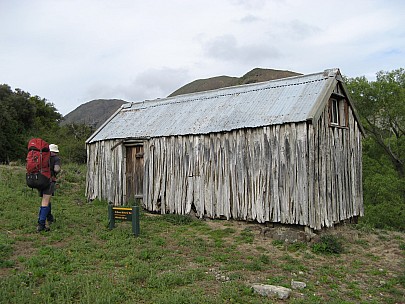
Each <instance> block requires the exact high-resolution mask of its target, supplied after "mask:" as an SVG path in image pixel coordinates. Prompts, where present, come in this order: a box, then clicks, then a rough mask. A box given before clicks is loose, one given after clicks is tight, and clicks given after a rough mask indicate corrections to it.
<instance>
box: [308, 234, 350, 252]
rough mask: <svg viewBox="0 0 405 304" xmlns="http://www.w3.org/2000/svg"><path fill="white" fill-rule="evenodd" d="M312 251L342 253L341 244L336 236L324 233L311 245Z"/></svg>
mask: <svg viewBox="0 0 405 304" xmlns="http://www.w3.org/2000/svg"><path fill="white" fill-rule="evenodd" d="M312 251H313V252H314V253H320V254H340V253H343V245H342V242H341V240H340V239H339V238H338V237H336V236H334V235H330V234H324V235H322V236H321V237H320V239H319V241H317V242H316V243H315V244H313V245H312Z"/></svg>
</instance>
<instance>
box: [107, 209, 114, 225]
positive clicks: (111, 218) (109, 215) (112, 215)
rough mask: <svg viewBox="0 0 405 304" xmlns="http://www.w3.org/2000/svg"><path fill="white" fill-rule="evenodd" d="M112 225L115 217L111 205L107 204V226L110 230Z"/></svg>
mask: <svg viewBox="0 0 405 304" xmlns="http://www.w3.org/2000/svg"><path fill="white" fill-rule="evenodd" d="M114 227H115V218H114V211H113V206H112V205H108V228H109V229H110V230H111V229H113V228H114Z"/></svg>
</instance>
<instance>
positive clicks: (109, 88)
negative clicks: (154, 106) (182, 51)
mask: <svg viewBox="0 0 405 304" xmlns="http://www.w3.org/2000/svg"><path fill="white" fill-rule="evenodd" d="M189 77H190V76H189V72H188V71H187V70H186V69H172V68H161V69H148V70H144V71H142V72H140V73H139V74H136V75H135V77H134V78H133V80H132V81H131V82H130V83H129V84H126V85H125V84H119V85H110V84H106V83H103V84H101V83H97V84H93V85H92V86H91V88H90V89H89V90H88V91H87V94H86V95H87V98H92V99H97V98H105V99H112V98H117V99H123V100H126V101H142V100H145V99H155V98H157V97H160V98H164V97H167V96H168V95H169V94H171V93H172V92H174V91H175V90H177V89H178V88H179V87H180V86H183V85H184V84H185V83H186V82H187V80H188V79H189ZM95 96H98V97H95Z"/></svg>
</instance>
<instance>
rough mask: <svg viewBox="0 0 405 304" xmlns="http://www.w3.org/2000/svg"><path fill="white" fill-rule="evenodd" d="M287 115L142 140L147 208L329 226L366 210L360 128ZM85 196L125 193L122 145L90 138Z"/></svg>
mask: <svg viewBox="0 0 405 304" xmlns="http://www.w3.org/2000/svg"><path fill="white" fill-rule="evenodd" d="M328 123H329V121H328V116H327V109H325V113H324V115H322V116H321V118H320V119H319V120H318V122H317V123H316V124H315V125H312V124H307V123H305V122H304V123H291V124H284V125H275V126H269V127H261V128H255V129H241V130H235V131H232V132H226V133H225V132H224V133H218V134H208V135H187V136H172V137H161V138H152V139H150V140H147V141H145V142H144V164H145V170H144V187H143V191H144V193H143V204H144V207H145V208H146V209H148V210H150V211H156V212H161V213H178V214H188V213H189V212H190V210H191V209H192V208H193V209H195V211H196V213H197V215H198V216H200V217H209V218H220V217H222V218H227V219H230V218H233V219H241V220H254V221H258V222H260V223H264V222H279V223H286V224H299V225H305V226H309V227H312V228H315V229H321V228H322V227H330V226H332V225H333V224H334V223H337V222H340V221H342V220H345V219H348V218H350V217H353V216H358V215H363V201H362V185H361V181H362V172H361V171H362V167H361V136H362V135H361V132H360V130H359V128H358V126H357V122H356V121H355V119H354V117H353V115H352V113H351V111H349V127H348V128H337V127H329V125H328ZM87 151H88V175H87V188H86V193H87V197H88V198H89V199H90V200H92V199H95V198H99V199H105V200H108V201H109V202H114V203H116V204H122V203H124V202H125V201H126V185H125V176H124V175H125V163H126V162H125V146H124V144H119V142H118V141H116V140H110V141H103V142H96V143H92V144H89V145H88V146H87Z"/></svg>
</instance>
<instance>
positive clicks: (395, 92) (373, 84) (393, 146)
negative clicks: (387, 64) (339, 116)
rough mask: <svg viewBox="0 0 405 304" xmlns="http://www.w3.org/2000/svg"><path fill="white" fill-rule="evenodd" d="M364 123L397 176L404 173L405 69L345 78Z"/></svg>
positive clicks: (404, 175) (368, 133)
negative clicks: (369, 78)
mask: <svg viewBox="0 0 405 304" xmlns="http://www.w3.org/2000/svg"><path fill="white" fill-rule="evenodd" d="M347 85H348V88H349V90H350V93H351V95H352V97H353V99H354V100H355V105H356V108H357V109H358V112H359V114H360V117H361V119H362V123H363V127H364V129H365V130H366V132H367V135H368V136H370V137H371V138H372V139H373V140H374V141H375V142H376V143H377V144H378V145H379V146H380V147H381V149H382V150H383V152H384V153H385V155H386V156H387V157H388V158H389V160H390V161H391V163H392V165H393V166H394V168H395V170H396V172H397V173H398V175H399V177H400V178H404V177H405V169H404V162H405V70H404V69H403V68H400V69H397V70H394V71H391V72H383V71H380V72H378V73H377V77H376V81H368V80H367V79H366V78H365V77H364V76H362V77H357V78H353V79H348V81H347Z"/></svg>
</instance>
